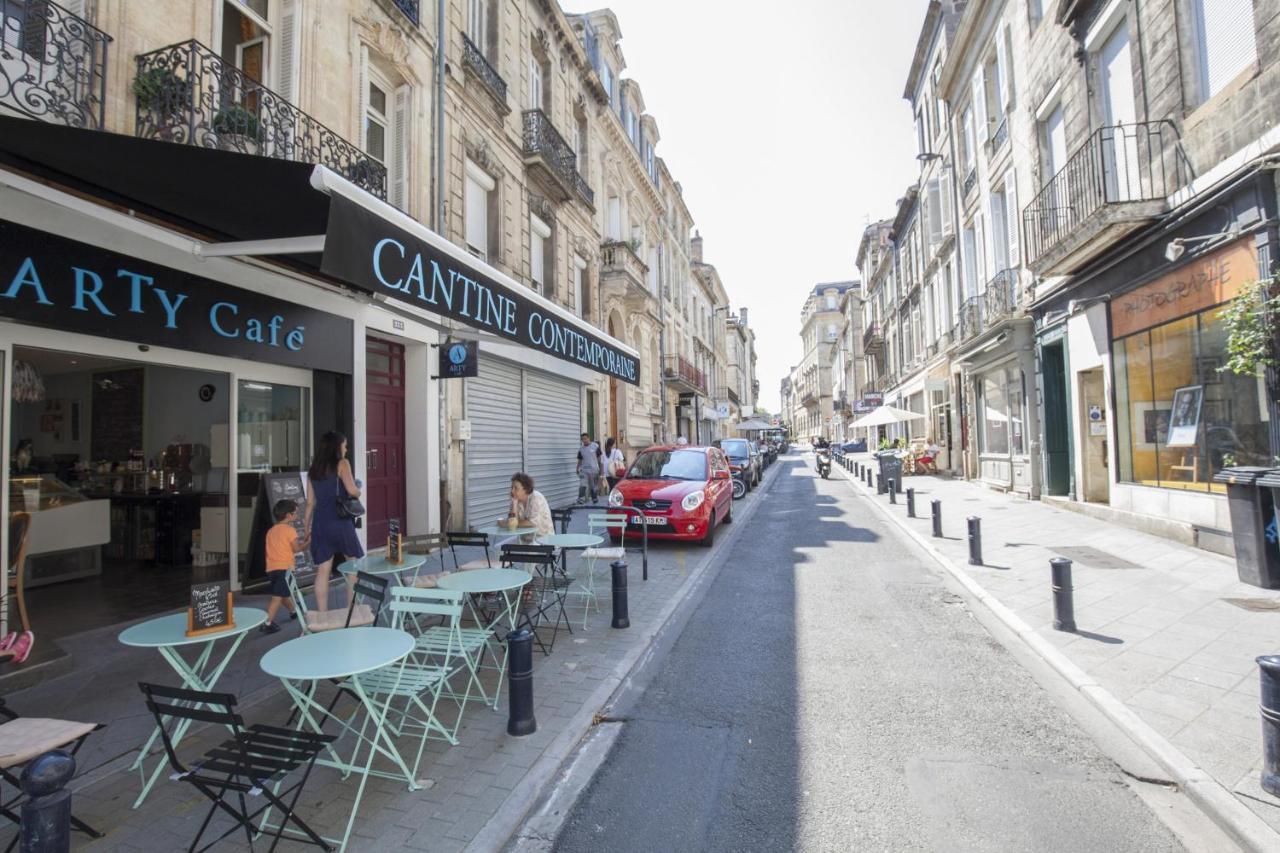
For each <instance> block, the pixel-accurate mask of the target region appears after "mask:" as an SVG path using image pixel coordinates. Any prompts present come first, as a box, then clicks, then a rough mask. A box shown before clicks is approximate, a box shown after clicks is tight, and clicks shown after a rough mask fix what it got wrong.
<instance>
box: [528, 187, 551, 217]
mask: <svg viewBox="0 0 1280 853" xmlns="http://www.w3.org/2000/svg"><path fill="white" fill-rule="evenodd" d="M529 212H530V213H532V214H534V215H535V216H537V217H538V218H539V219H541V220H542V221H543V222H551V220H552V219H553V218H554V217H555V215H556V209H555V206H554V205H553V204H551V202H549V201H547V199H545V198H543V197H542V196H540V195H536V194H534V193H529Z"/></svg>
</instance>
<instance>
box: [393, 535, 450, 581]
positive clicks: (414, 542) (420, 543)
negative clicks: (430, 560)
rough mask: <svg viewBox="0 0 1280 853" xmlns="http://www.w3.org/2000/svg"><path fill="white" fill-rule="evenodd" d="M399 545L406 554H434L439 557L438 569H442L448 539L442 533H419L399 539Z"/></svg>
mask: <svg viewBox="0 0 1280 853" xmlns="http://www.w3.org/2000/svg"><path fill="white" fill-rule="evenodd" d="M401 547H403V548H404V552H405V553H406V554H425V555H427V556H431V555H432V554H436V555H437V556H439V557H440V571H442V572H443V571H444V552H445V550H446V549H447V548H448V547H449V539H448V538H447V537H446V536H445V535H444V534H443V533H420V534H418V535H416V536H406V537H404V539H403V540H401Z"/></svg>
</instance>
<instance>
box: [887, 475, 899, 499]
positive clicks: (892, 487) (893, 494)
mask: <svg viewBox="0 0 1280 853" xmlns="http://www.w3.org/2000/svg"><path fill="white" fill-rule="evenodd" d="M897 502H898V484H897V482H896V481H895V480H894V479H893V478H892V477H890V478H889V503H891V504H896V503H897Z"/></svg>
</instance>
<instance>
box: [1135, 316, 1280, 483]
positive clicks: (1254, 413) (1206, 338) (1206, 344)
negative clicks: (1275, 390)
mask: <svg viewBox="0 0 1280 853" xmlns="http://www.w3.org/2000/svg"><path fill="white" fill-rule="evenodd" d="M1220 311H1221V309H1220V308H1212V309H1209V310H1207V311H1202V312H1200V313H1199V314H1195V315H1192V316H1190V317H1185V318H1183V319H1181V320H1176V321H1174V322H1172V323H1166V324H1163V325H1160V326H1156V327H1154V328H1152V329H1150V330H1147V331H1144V332H1139V333H1138V334H1136V335H1130V336H1129V337H1126V338H1123V339H1121V340H1118V341H1116V342H1115V343H1114V344H1113V348H1112V352H1113V357H1114V360H1115V389H1116V406H1117V412H1116V428H1117V436H1118V442H1119V447H1118V450H1119V466H1120V467H1119V472H1118V473H1119V479H1120V480H1121V481H1122V482H1130V483H1138V484H1140V485H1144V486H1159V487H1163V488H1173V489H1189V490H1193V491H1220V490H1221V489H1222V486H1221V485H1215V484H1213V483H1212V480H1213V475H1214V474H1215V473H1216V472H1217V471H1219V470H1221V469H1222V468H1224V467H1227V466H1230V465H1267V464H1269V463H1270V461H1271V456H1270V450H1269V443H1268V438H1267V426H1268V425H1267V419H1268V413H1267V410H1266V394H1265V390H1264V389H1263V388H1262V380H1261V379H1260V378H1259V377H1254V376H1236V375H1235V374H1233V373H1227V372H1222V371H1220V370H1219V368H1220V367H1221V366H1222V365H1223V364H1224V363H1225V361H1226V332H1225V329H1224V327H1223V322H1222V320H1221V319H1220V318H1219V316H1218V315H1219V313H1220Z"/></svg>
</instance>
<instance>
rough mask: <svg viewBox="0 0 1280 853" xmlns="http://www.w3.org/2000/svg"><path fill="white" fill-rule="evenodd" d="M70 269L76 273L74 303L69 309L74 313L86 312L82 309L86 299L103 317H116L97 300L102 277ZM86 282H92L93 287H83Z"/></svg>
mask: <svg viewBox="0 0 1280 853" xmlns="http://www.w3.org/2000/svg"><path fill="white" fill-rule="evenodd" d="M71 269H73V270H75V273H76V301H75V304H74V305H72V306H71V308H72V309H73V310H75V311H88V310H89V309H88V308H85V307H84V300H85V298H86V297H88V299H89V301H91V302H92V303H93V304H94V305H96V306H98V310H99V311H100V312H102V315H103V316H104V317H114V316H116V315H115V314H112V313H111V312H110V311H108V310H107V306H105V305H103V304H102V300H101V299H99V298H98V294H99V293H101V292H102V276H100V275H98V274H97V273H96V272H93V271H91V270H82V269H80V267H72V268H71ZM86 282H92V284H93V286H92V287H85V283H86Z"/></svg>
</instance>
